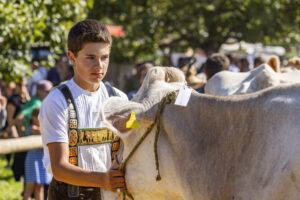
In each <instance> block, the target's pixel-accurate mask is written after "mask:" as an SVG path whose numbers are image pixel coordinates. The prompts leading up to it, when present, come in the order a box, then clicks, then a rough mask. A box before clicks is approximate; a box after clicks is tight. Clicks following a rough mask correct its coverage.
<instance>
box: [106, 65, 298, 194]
mask: <svg viewBox="0 0 300 200" xmlns="http://www.w3.org/2000/svg"><path fill="white" fill-rule="evenodd" d="M182 87H185V81H184V76H183V74H182V73H181V72H180V71H178V70H176V69H174V68H157V67H155V68H153V69H151V70H150V71H149V72H148V74H147V76H146V79H145V81H144V83H143V85H142V86H141V88H140V90H139V91H138V93H137V95H136V96H135V98H134V99H133V100H132V101H125V100H122V99H121V98H119V97H112V98H110V99H108V100H107V101H106V102H105V103H104V104H103V107H102V109H101V117H102V119H103V120H104V121H105V123H106V125H107V126H108V127H109V128H110V129H111V130H112V131H114V132H115V133H116V134H118V135H119V136H120V137H121V138H122V141H123V143H124V150H123V154H122V155H123V159H120V162H122V161H124V159H125V158H126V157H127V156H128V154H129V153H130V152H131V150H132V149H133V147H134V146H135V144H136V143H137V141H138V140H139V138H141V137H142V135H143V133H144V132H145V131H146V130H147V128H148V127H149V125H150V124H152V123H153V122H154V120H155V119H154V118H155V114H156V111H157V109H158V104H159V102H160V101H161V100H162V98H163V97H165V96H166V95H167V94H168V93H169V92H171V91H174V90H175V91H176V90H178V89H180V88H182ZM132 112H135V114H136V119H137V121H138V123H139V127H138V128H137V129H130V128H126V125H125V124H126V122H127V120H128V119H129V116H130V115H131V114H130V113H132ZM299 121H300V84H293V85H282V86H278V87H272V88H269V89H266V90H263V91H259V92H255V93H251V94H245V95H234V96H225V97H223V96H214V95H207V94H199V93H197V92H195V91H193V92H192V94H191V96H190V99H189V102H188V105H187V107H181V106H177V105H174V104H173V103H170V104H168V105H166V106H165V109H164V111H163V113H162V115H161V116H160V122H161V125H160V129H159V138H158V146H157V151H158V161H159V166H160V174H161V178H162V179H161V180H160V181H157V180H156V175H157V171H156V167H155V166H156V165H155V159H154V153H153V148H154V141H155V139H154V133H155V131H156V130H155V129H154V130H152V131H151V132H150V134H149V135H148V137H147V138H146V139H145V141H144V142H143V143H142V144H141V145H140V146H139V148H138V149H137V151H136V152H135V153H134V154H133V156H132V157H131V159H130V160H129V161H128V163H127V165H126V184H127V188H128V191H129V192H130V193H131V194H132V196H133V197H134V199H135V200H150V199H151V200H153V199H157V200H158V199H159V200H163V199H166V200H168V199H184V200H229V199H230V200H233V199H235V200H262V199H264V200H282V199H289V200H296V199H299V196H300V131H299V130H300V123H299ZM120 196H121V195H120ZM120 198H121V197H120Z"/></svg>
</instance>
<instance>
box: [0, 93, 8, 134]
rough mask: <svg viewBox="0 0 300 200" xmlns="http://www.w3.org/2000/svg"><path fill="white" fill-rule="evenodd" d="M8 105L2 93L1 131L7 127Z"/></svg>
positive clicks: (0, 98) (0, 102) (0, 104)
mask: <svg viewBox="0 0 300 200" xmlns="http://www.w3.org/2000/svg"><path fill="white" fill-rule="evenodd" d="M6 103H7V99H6V98H5V97H4V96H2V92H1V91H0V129H2V128H3V127H4V126H5V122H6V118H7V113H6Z"/></svg>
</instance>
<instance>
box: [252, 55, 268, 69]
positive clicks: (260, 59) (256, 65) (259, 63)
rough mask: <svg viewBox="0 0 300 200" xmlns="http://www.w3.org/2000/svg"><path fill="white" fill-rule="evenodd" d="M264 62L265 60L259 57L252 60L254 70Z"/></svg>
mask: <svg viewBox="0 0 300 200" xmlns="http://www.w3.org/2000/svg"><path fill="white" fill-rule="evenodd" d="M265 62H266V60H265V59H264V58H263V57H260V56H258V57H255V59H254V68H256V67H258V66H260V65H261V64H263V63H265Z"/></svg>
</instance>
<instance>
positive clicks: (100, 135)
mask: <svg viewBox="0 0 300 200" xmlns="http://www.w3.org/2000/svg"><path fill="white" fill-rule="evenodd" d="M105 87H106V89H107V92H108V94H109V96H116V92H115V91H114V89H113V88H112V87H111V86H110V85H109V84H108V83H105ZM58 89H59V90H60V91H61V92H62V94H63V95H64V97H65V99H66V101H67V105H68V112H69V119H68V137H69V162H70V163H71V164H73V165H76V166H78V146H82V145H93V144H104V143H111V144H112V147H111V158H112V161H113V160H114V158H115V154H116V153H117V151H118V149H119V146H120V138H119V137H118V136H117V135H114V134H113V133H112V132H111V131H110V130H109V129H107V128H95V129H78V117H77V110H76V106H75V102H74V99H73V97H72V94H71V92H70V90H69V88H68V86H67V85H65V84H62V85H59V86H58ZM68 196H69V197H78V196H79V187H78V186H74V185H68Z"/></svg>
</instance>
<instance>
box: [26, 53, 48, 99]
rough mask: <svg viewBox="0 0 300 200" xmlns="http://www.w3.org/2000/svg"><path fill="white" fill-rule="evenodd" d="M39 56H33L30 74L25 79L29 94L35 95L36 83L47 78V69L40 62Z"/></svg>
mask: <svg viewBox="0 0 300 200" xmlns="http://www.w3.org/2000/svg"><path fill="white" fill-rule="evenodd" d="M39 61H40V59H39V58H33V59H32V62H31V70H32V76H31V77H30V78H29V79H27V83H28V84H27V86H28V91H29V95H30V96H31V97H32V96H35V94H36V84H37V83H38V82H39V81H41V80H45V79H46V78H47V73H48V72H47V69H46V68H45V67H44V66H42V65H41V64H40V62H39Z"/></svg>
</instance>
